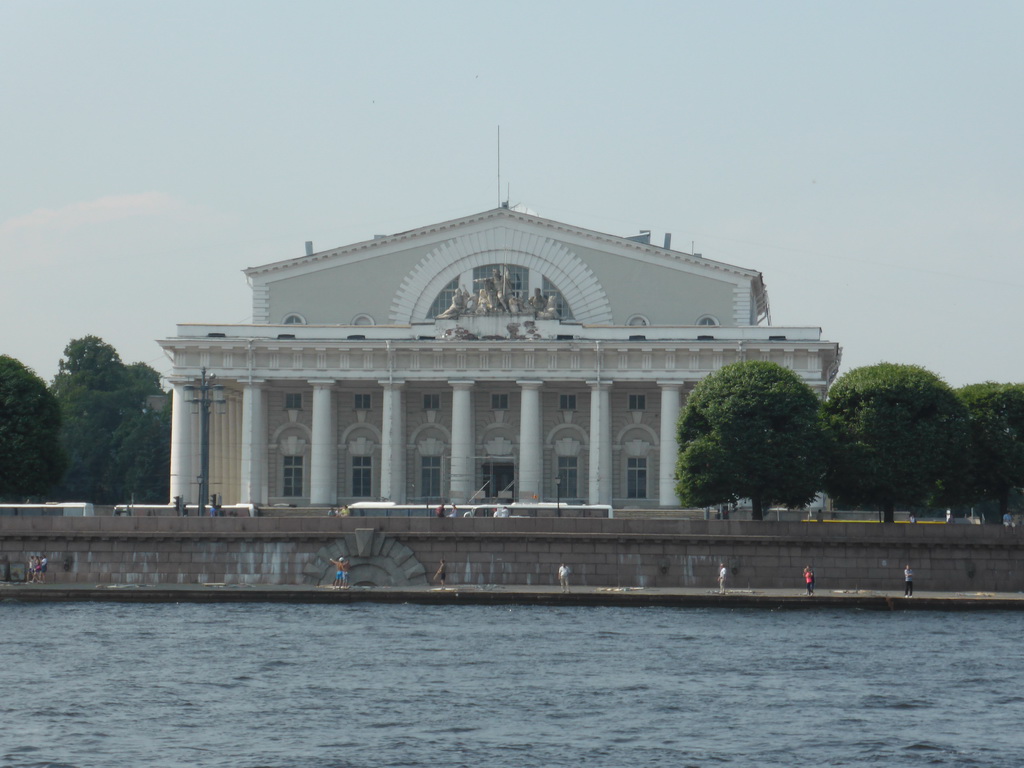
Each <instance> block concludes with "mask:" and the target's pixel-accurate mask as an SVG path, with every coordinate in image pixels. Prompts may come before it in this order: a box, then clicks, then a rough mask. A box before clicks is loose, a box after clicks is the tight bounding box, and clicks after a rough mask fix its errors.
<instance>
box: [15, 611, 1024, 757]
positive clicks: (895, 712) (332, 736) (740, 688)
mask: <svg viewBox="0 0 1024 768" xmlns="http://www.w3.org/2000/svg"><path fill="white" fill-rule="evenodd" d="M0 619H2V621H0V648H2V651H0V653H2V659H3V663H2V664H0V692H2V695H0V711H2V713H3V725H2V730H0V766H17V767H18V768H26V767H29V766H32V767H33V768H41V767H42V766H69V767H70V766H75V767H77V768H85V767H86V766H103V767H104V768H106V767H108V766H197V765H201V766H225V767H232V768H233V767H235V766H244V767H249V766H274V767H277V766H282V767H285V766H287V767H289V768H290V767H294V768H319V767H321V766H324V767H330V768H335V767H336V768H364V767H365V768H369V767H370V766H433V767H436V768H446V767H447V766H473V767H474V768H477V767H484V768H493V767H498V768H501V767H505V766H507V767H508V768H526V767H530V766H584V765H585V766H588V767H589V766H593V767H597V768H603V767H604V766H608V767H609V768H610V767H612V766H614V767H615V768H620V767H621V766H636V767H640V766H708V765H720V766H748V765H749V766H787V767H790V766H832V765H835V766H861V765H863V766H874V765H878V766H887V768H894V767H899V766H986V767H990V768H999V767H1004V766H1005V767H1006V768H1011V767H1012V768H1018V766H1020V765H1022V764H1024V736H1022V733H1024V730H1022V729H1024V722H1022V716H1024V685H1022V682H1024V681H1022V678H1021V674H1020V667H1021V652H1020V627H1021V617H1020V616H1019V615H1018V614H1015V613H999V614H996V613H983V614H976V613H953V614H943V613H931V612H911V613H875V612H862V611H854V610H849V611H831V610H821V611H800V612H768V611H756V610H735V611H734V610H726V609H711V610H696V609H660V608H658V609H641V608H638V609H623V608H576V607H571V608H570V607H567V608H549V607H517V606H513V607H508V606H504V607H479V606H450V607H438V606H430V607H424V606H394V605H366V604H364V605H334V606H309V605H232V604H223V605H191V604H189V605H117V604H106V603H102V604H21V603H16V602H6V603H3V604H0Z"/></svg>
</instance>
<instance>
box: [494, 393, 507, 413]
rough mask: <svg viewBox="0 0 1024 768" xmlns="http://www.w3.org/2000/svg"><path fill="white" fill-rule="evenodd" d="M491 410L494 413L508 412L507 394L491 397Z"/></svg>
mask: <svg viewBox="0 0 1024 768" xmlns="http://www.w3.org/2000/svg"><path fill="white" fill-rule="evenodd" d="M491 410H492V411H507V410H508V395H507V394H494V395H491Z"/></svg>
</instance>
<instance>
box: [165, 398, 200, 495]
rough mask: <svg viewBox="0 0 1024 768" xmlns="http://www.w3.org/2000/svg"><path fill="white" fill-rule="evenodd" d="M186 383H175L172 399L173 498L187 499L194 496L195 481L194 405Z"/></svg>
mask: <svg viewBox="0 0 1024 768" xmlns="http://www.w3.org/2000/svg"><path fill="white" fill-rule="evenodd" d="M184 387H185V385H184V383H179V382H175V383H174V394H173V396H172V400H171V498H170V499H169V501H171V502H173V501H174V497H175V496H181V497H182V498H183V499H185V501H188V502H192V501H195V500H194V499H193V498H192V493H193V491H192V483H193V482H194V481H195V476H194V471H193V469H192V464H193V459H192V405H191V404H190V403H189V396H188V394H187V393H186V392H185V389H184Z"/></svg>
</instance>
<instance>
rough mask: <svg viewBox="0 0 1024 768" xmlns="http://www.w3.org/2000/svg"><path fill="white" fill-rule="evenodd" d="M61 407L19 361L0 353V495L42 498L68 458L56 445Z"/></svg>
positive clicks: (20, 499)
mask: <svg viewBox="0 0 1024 768" xmlns="http://www.w3.org/2000/svg"><path fill="white" fill-rule="evenodd" d="M60 423H61V421H60V406H59V405H58V404H57V400H56V399H55V398H54V397H53V395H52V394H50V393H49V392H48V391H47V389H46V384H45V383H44V382H43V380H42V379H40V378H39V377H38V376H36V375H35V373H33V372H32V371H31V370H30V369H29V368H27V367H25V366H24V365H23V364H22V363H21V362H19V361H18V360H15V359H14V358H13V357H8V356H7V355H0V499H4V500H10V501H24V500H25V498H26V497H31V496H44V495H45V494H46V493H47V491H49V489H50V488H51V487H52V486H53V485H55V484H56V483H57V481H58V480H60V478H61V475H63V474H64V468H65V467H66V466H67V458H66V456H65V455H64V451H63V449H62V448H61V445H60Z"/></svg>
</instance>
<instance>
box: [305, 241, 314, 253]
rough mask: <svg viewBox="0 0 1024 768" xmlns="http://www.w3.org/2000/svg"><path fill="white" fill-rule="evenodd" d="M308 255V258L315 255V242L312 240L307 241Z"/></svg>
mask: <svg viewBox="0 0 1024 768" xmlns="http://www.w3.org/2000/svg"><path fill="white" fill-rule="evenodd" d="M306 255H307V256H312V255H313V241H312V240H307V241H306Z"/></svg>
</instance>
